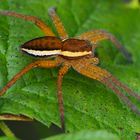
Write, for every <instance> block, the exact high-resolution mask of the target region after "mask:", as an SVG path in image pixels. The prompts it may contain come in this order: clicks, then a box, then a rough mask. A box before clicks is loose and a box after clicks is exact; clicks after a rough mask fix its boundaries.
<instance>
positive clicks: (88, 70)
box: [73, 60, 140, 115]
mask: <svg viewBox="0 0 140 140" xmlns="http://www.w3.org/2000/svg"><path fill="white" fill-rule="evenodd" d="M73 68H74V69H75V70H76V71H77V72H79V73H80V74H82V75H85V76H87V77H89V78H92V79H94V80H98V81H99V82H101V83H102V84H104V85H106V86H107V87H108V88H110V89H111V90H113V91H114V93H116V95H117V96H118V97H119V98H120V99H121V100H122V101H123V102H124V103H125V104H126V105H127V106H129V108H130V109H131V110H132V111H133V112H135V113H137V114H138V115H140V110H139V109H138V108H137V107H136V106H135V105H134V104H133V103H132V102H131V100H130V99H129V98H128V97H127V96H126V95H125V93H127V94H128V95H131V96H132V97H134V98H136V99H137V100H139V101H140V96H139V95H138V94H136V93H134V92H133V91H132V90H131V89H130V88H129V87H127V86H126V85H124V84H122V83H121V82H119V81H118V80H117V79H116V78H115V77H114V76H112V75H111V74H110V73H109V72H108V71H106V70H104V69H101V68H100V67H98V66H93V65H92V64H90V63H88V61H87V60H82V61H79V62H77V63H75V64H73ZM123 92H124V94H123Z"/></svg>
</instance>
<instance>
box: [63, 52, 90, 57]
mask: <svg viewBox="0 0 140 140" xmlns="http://www.w3.org/2000/svg"><path fill="white" fill-rule="evenodd" d="M91 53H92V52H91V51H89V52H88V51H83V52H70V51H62V52H61V55H63V56H68V57H79V56H85V55H88V54H91Z"/></svg>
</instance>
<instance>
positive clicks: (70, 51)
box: [0, 8, 140, 129]
mask: <svg viewBox="0 0 140 140" xmlns="http://www.w3.org/2000/svg"><path fill="white" fill-rule="evenodd" d="M0 14H2V15H6V16H14V17H17V18H22V19H24V20H27V21H31V22H33V23H34V24H36V25H37V26H38V27H39V28H40V29H41V30H42V31H43V32H44V34H45V35H46V36H43V37H40V38H35V39H33V40H30V41H28V42H26V43H24V44H23V45H22V46H21V50H22V52H24V53H27V54H29V55H32V56H35V57H41V58H44V57H48V58H50V57H52V56H53V57H54V59H51V60H46V59H42V60H37V61H35V62H33V63H31V64H29V65H27V66H26V67H25V68H24V69H23V70H21V71H20V72H19V73H17V74H16V75H15V76H14V77H13V78H12V79H11V80H10V81H9V82H8V83H7V85H6V86H5V87H4V88H3V89H2V90H1V91H0V96H2V95H3V94H4V93H5V92H6V91H7V90H8V89H9V88H10V87H11V86H12V85H13V84H14V83H15V82H16V81H17V80H18V79H19V78H20V77H21V76H22V75H24V74H25V73H27V72H28V71H29V70H31V69H33V68H35V67H41V68H52V67H58V66H59V67H60V70H59V72H58V78H57V96H58V104H59V111H60V119H61V127H62V128H63V129H65V123H64V107H63V97H62V80H63V77H64V75H65V74H66V73H67V72H68V70H69V69H70V68H71V67H72V68H73V69H74V70H76V71H77V72H79V73H80V74H82V75H85V76H87V77H89V78H92V79H94V80H98V81H99V82H101V83H102V84H104V85H106V86H107V87H109V88H110V89H111V90H113V91H114V93H116V95H117V96H118V97H119V98H120V99H121V100H123V102H125V103H126V104H127V105H128V106H129V107H130V109H131V110H132V111H134V112H135V113H137V114H139V115H140V110H139V109H138V108H137V107H136V106H135V105H134V104H133V103H132V102H131V101H130V100H129V98H128V97H127V96H125V95H124V94H123V93H122V90H123V91H125V92H127V93H128V94H129V95H131V96H133V97H135V98H136V99H138V100H140V96H139V95H137V94H136V93H134V92H133V91H132V90H131V89H130V88H128V87H127V86H126V85H124V84H122V83H121V82H119V81H118V80H117V79H116V78H115V77H114V76H112V75H111V74H110V73H109V72H108V71H106V70H104V69H101V68H100V67H98V66H96V65H97V64H98V63H99V60H98V58H96V57H94V54H93V50H94V49H95V48H96V47H97V45H96V44H97V43H98V42H99V41H101V40H105V39H108V40H110V41H111V42H112V43H114V44H115V45H116V47H117V48H118V49H119V51H120V52H121V53H122V54H123V55H124V56H125V57H126V59H127V60H128V61H131V55H130V53H128V52H127V50H126V49H125V48H124V47H123V46H122V45H121V44H120V42H119V41H118V40H117V39H116V38H115V37H114V36H113V35H112V34H110V33H108V32H106V31H103V30H93V31H89V32H86V33H83V34H81V35H80V36H77V37H74V38H69V37H68V34H67V33H66V31H65V29H64V26H63V24H62V23H61V20H60V18H59V17H58V16H57V14H56V12H55V9H54V8H50V10H49V15H50V17H51V18H52V20H53V23H54V25H55V27H56V29H57V32H58V34H59V35H60V38H58V37H56V36H55V34H54V33H53V32H52V30H51V29H50V28H49V27H48V26H47V25H46V24H45V23H44V22H43V21H41V20H40V19H38V18H36V17H34V16H26V15H22V14H18V13H15V12H9V11H2V12H0Z"/></svg>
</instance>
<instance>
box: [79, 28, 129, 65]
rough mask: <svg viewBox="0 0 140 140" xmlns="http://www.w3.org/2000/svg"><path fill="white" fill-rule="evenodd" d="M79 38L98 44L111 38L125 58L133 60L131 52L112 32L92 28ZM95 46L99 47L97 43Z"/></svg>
mask: <svg viewBox="0 0 140 140" xmlns="http://www.w3.org/2000/svg"><path fill="white" fill-rule="evenodd" d="M77 38H79V39H85V40H89V41H91V43H93V44H96V43H98V42H99V41H101V40H106V39H107V40H110V41H111V42H112V43H113V44H114V45H115V46H116V47H117V48H118V49H119V51H120V52H121V53H122V54H123V55H124V56H125V58H126V59H127V60H128V61H129V62H132V58H131V54H130V53H129V52H128V51H127V49H126V48H125V47H124V46H122V44H121V43H120V42H119V41H118V40H117V39H116V37H115V36H113V35H112V34H111V33H109V32H107V31H104V30H92V31H89V32H86V33H83V34H81V35H80V36H78V37H77ZM94 47H97V45H95V46H94Z"/></svg>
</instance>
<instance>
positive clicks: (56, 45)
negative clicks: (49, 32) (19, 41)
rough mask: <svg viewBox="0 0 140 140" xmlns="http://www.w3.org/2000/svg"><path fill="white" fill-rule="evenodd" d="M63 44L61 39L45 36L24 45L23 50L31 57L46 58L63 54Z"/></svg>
mask: <svg viewBox="0 0 140 140" xmlns="http://www.w3.org/2000/svg"><path fill="white" fill-rule="evenodd" d="M61 48H62V42H61V40H60V39H59V38H57V37H53V36H45V37H40V38H35V39H33V40H30V41H28V42H26V43H24V44H23V45H22V46H21V50H22V51H23V52H25V53H27V54H29V55H33V56H38V57H45V56H53V55H59V54H61Z"/></svg>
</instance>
